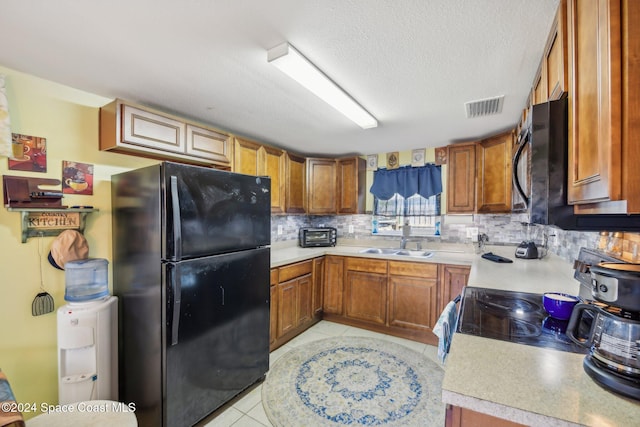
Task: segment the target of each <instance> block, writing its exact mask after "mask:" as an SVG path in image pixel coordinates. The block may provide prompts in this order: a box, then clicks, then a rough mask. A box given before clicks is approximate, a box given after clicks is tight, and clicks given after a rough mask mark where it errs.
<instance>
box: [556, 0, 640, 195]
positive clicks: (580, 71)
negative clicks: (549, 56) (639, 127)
mask: <svg viewBox="0 0 640 427" xmlns="http://www.w3.org/2000/svg"><path fill="white" fill-rule="evenodd" d="M620 17H621V10H620V0H593V1H578V0H569V1H568V10H567V22H568V30H569V34H568V38H569V70H570V82H571V83H570V84H571V90H570V95H571V96H570V97H569V126H570V129H569V187H568V201H569V203H570V204H581V203H589V202H598V201H607V200H620V198H621V170H620V169H621V164H620V162H621V145H620V144H621V137H622V135H621V122H620V121H621V114H622V112H621V106H622V103H621V102H620V99H621V96H622V93H621V43H622V41H621V30H620V28H621V27H620ZM631 25H635V24H631Z"/></svg>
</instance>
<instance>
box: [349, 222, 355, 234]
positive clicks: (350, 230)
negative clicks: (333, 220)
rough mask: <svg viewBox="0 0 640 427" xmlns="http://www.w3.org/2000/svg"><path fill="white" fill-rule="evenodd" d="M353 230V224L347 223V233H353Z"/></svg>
mask: <svg viewBox="0 0 640 427" xmlns="http://www.w3.org/2000/svg"><path fill="white" fill-rule="evenodd" d="M353 232H354V230H353V224H350V225H349V234H353Z"/></svg>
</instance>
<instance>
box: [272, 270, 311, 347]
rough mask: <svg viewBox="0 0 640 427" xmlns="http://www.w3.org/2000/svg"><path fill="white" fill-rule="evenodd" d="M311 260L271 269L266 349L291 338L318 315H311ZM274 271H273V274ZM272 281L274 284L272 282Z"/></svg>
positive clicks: (305, 327) (309, 324) (277, 345)
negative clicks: (268, 344)
mask: <svg viewBox="0 0 640 427" xmlns="http://www.w3.org/2000/svg"><path fill="white" fill-rule="evenodd" d="M313 263H314V261H313V260H309V261H302V262H298V263H294V264H290V265H286V266H283V267H280V268H277V269H272V273H271V282H272V287H271V318H270V326H271V332H270V349H271V350H274V349H275V348H277V347H279V346H280V345H282V344H284V343H285V342H287V341H289V340H290V339H291V338H293V337H295V336H296V335H298V334H299V333H301V332H302V331H304V330H305V329H307V328H308V327H309V326H311V325H313V323H315V322H316V321H317V320H319V318H320V316H315V317H314V312H313V295H314V282H315V280H314V277H313ZM274 271H275V272H277V273H274ZM274 281H275V282H276V283H277V284H275V285H274V284H273V283H274Z"/></svg>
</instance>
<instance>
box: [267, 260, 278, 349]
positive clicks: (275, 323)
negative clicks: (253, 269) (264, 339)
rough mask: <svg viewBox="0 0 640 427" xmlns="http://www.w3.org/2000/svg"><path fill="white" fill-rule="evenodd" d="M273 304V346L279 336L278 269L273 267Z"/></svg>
mask: <svg viewBox="0 0 640 427" xmlns="http://www.w3.org/2000/svg"><path fill="white" fill-rule="evenodd" d="M269 282H270V288H271V293H270V295H269V297H270V301H271V305H270V308H269V310H270V311H269V346H270V347H271V346H273V344H274V343H275V342H276V339H277V338H278V269H277V268H272V269H271V277H270V281H269Z"/></svg>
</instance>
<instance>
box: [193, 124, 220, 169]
mask: <svg viewBox="0 0 640 427" xmlns="http://www.w3.org/2000/svg"><path fill="white" fill-rule="evenodd" d="M186 145H187V146H186V153H187V154H188V155H191V156H196V157H202V158H205V159H211V160H215V161H218V162H221V163H227V164H229V163H231V138H230V137H229V135H225V134H222V133H220V132H216V131H213V130H211V129H206V128H203V127H200V126H195V125H191V124H187V140H186Z"/></svg>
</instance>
